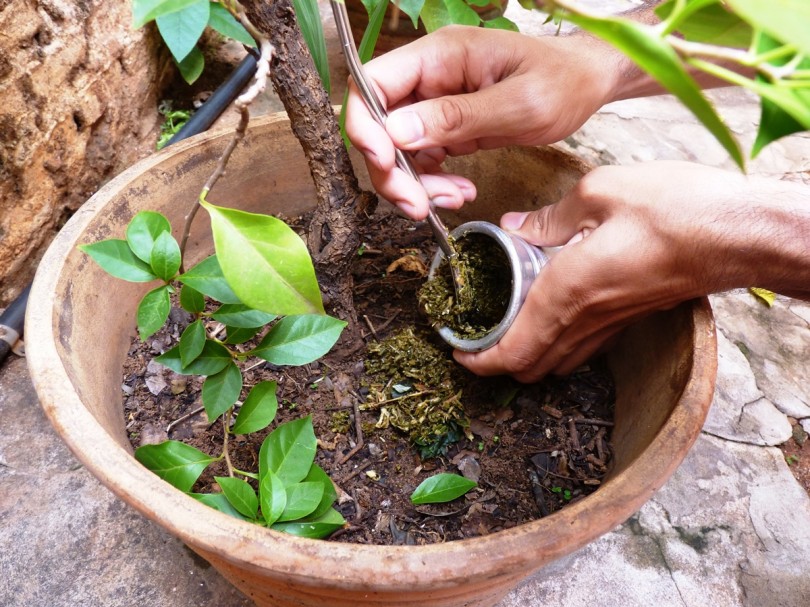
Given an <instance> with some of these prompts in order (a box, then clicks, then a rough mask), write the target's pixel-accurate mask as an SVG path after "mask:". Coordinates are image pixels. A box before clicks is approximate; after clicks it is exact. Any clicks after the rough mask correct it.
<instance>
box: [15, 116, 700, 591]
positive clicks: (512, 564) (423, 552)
mask: <svg viewBox="0 0 810 607" xmlns="http://www.w3.org/2000/svg"><path fill="white" fill-rule="evenodd" d="M228 140H229V133H208V134H204V135H202V136H198V137H195V138H191V139H189V140H187V141H184V142H181V143H178V144H176V145H174V146H171V147H169V148H167V149H166V150H164V151H163V152H160V153H158V154H156V155H155V156H153V157H151V158H149V159H146V160H144V161H142V162H141V163H139V164H138V165H136V166H135V167H132V168H131V169H129V170H128V171H125V172H124V173H123V174H121V175H120V176H118V177H117V178H116V179H115V180H113V181H112V182H110V183H109V184H108V185H107V186H105V187H104V188H103V189H102V190H101V191H99V193H98V194H97V195H96V196H94V197H93V199H91V201H89V202H88V203H87V204H86V205H85V206H84V207H82V208H81V209H80V210H79V211H78V213H77V214H76V215H75V216H74V217H73V218H72V219H71V221H70V222H69V223H68V225H67V226H66V228H65V229H64V230H63V231H62V232H61V233H60V235H59V236H58V238H57V240H56V241H55V242H54V244H53V245H52V247H51V249H50V250H49V251H48V253H47V255H46V257H45V259H44V260H43V263H42V264H41V265H40V272H39V273H38V275H37V279H36V281H35V284H34V292H33V293H32V297H31V301H32V302H33V304H32V305H29V315H28V319H27V322H28V325H27V326H26V333H27V335H28V336H29V339H28V340H27V344H30V345H29V347H28V350H29V354H28V357H29V364H30V366H31V369H32V376H33V378H34V383H35V386H36V388H37V391H38V393H39V395H40V399H41V401H42V404H43V406H44V408H45V409H46V412H47V413H48V415H49V416H50V418H51V420H52V422H53V423H54V425H55V426H56V428H57V430H58V431H59V432H60V433H61V434H62V436H63V438H64V439H65V440H66V442H67V443H68V444H69V446H70V447H71V449H72V450H73V451H74V452H75V453H76V454H77V455H78V457H79V458H80V459H81V460H82V461H83V462H84V463H85V464H86V465H87V466H88V468H89V469H90V470H91V472H93V473H94V474H95V475H96V476H98V477H99V478H100V479H101V480H102V481H103V482H104V483H105V484H107V485H108V486H109V487H110V488H111V489H112V490H113V491H115V492H116V493H118V494H119V495H120V496H122V497H123V498H124V499H126V500H127V501H128V502H129V503H131V504H132V505H133V506H134V507H136V508H138V509H139V510H140V511H142V512H144V513H146V514H147V515H149V516H152V517H154V518H156V519H159V521H160V523H161V524H162V525H164V526H165V527H166V528H167V529H169V530H170V531H171V532H172V533H174V534H175V535H178V536H179V537H181V538H182V539H184V540H185V541H187V543H189V544H190V545H191V546H192V547H194V548H195V550H197V551H198V552H200V553H201V554H203V555H205V556H206V558H208V559H209V560H212V561H216V560H217V559H219V558H222V559H225V561H226V562H227V564H226V565H223V566H222V567H221V569H222V570H223V571H228V570H229V569H228V568H233V567H234V562H239V563H242V562H243V561H245V562H247V559H248V556H250V557H251V558H254V560H252V561H250V562H251V564H250V565H249V566H248V568H249V569H252V570H254V573H255V571H262V572H263V573H262V575H264V576H269V577H270V578H272V577H273V576H277V575H280V576H283V577H284V580H286V581H285V584H286V586H285V588H287V590H285V592H292V591H291V590H289V586H290V584H292V582H291V581H290V580H295V579H297V580H299V581H300V583H301V584H303V585H305V586H306V585H310V586H311V585H314V584H315V583H316V580H318V579H326V580H327V583H328V584H331V585H332V586H333V587H338V586H340V587H350V586H351V587H357V588H360V589H361V590H362V589H365V591H367V590H368V589H369V588H377V586H376V584H378V581H379V583H380V584H382V583H386V584H389V586H390V587H394V588H400V589H403V588H409V587H412V588H414V589H419V588H422V589H425V588H429V589H431V590H430V592H439V590H437V589H441V588H458V587H459V586H460V585H462V584H464V583H466V584H468V585H469V584H471V583H472V584H473V586H475V585H481V586H486V587H491V588H500V587H499V586H498V584H507V585H506V586H503V588H500V589H499V590H497V592H495V593H494V594H493V595H492V596H496V595H497V594H498V593H500V594H503V593H504V592H506V591H507V590H508V588H509V585H510V584H512V583H514V582H515V581H516V580H517V579H519V578H520V577H522V576H523V575H526V574H528V573H530V572H531V571H532V570H534V569H537V568H539V567H540V566H542V565H543V564H545V563H547V562H549V561H551V560H553V559H555V558H558V557H560V556H562V555H564V554H567V553H569V552H572V551H573V550H575V549H576V548H578V547H580V546H582V545H583V544H585V543H587V542H589V541H591V540H593V539H595V538H596V537H598V536H599V535H601V534H602V533H604V532H606V531H608V530H609V529H611V528H612V527H613V526H615V525H617V524H618V523H620V522H622V521H623V520H625V519H626V518H628V517H629V516H630V515H631V514H632V513H633V512H635V511H636V510H637V509H638V508H639V507H640V506H641V504H643V503H644V501H646V500H647V499H649V497H650V496H651V495H652V493H653V492H654V491H655V490H656V489H657V488H658V487H660V486H661V485H662V484H663V482H664V481H665V480H666V478H668V476H669V475H670V474H671V473H672V472H673V471H674V469H675V468H676V467H677V465H678V464H679V463H680V461H681V460H682V458H683V457H684V455H685V454H686V451H687V450H688V448H689V447H690V446H691V444H692V443H693V442H694V440H695V438H696V437H697V435H698V432H699V431H700V427H701V426H702V423H703V420H704V418H705V415H706V412H707V411H708V406H709V403H710V402H711V395H712V390H713V380H714V366H713V365H714V364H715V363H714V355H715V346H714V333H713V324H712V320H711V312H710V310H709V308H708V303H707V302H706V301H705V300H701V301H695V302H689V303H686V304H683V305H681V306H678V307H677V308H675V309H673V310H670V311H667V312H663V313H659V314H655V315H653V316H650V317H648V318H647V319H646V320H644V321H642V322H640V323H638V324H636V325H634V326H633V327H631V328H630V329H628V330H627V331H626V332H625V333H624V334H623V335H622V337H621V338H620V339H619V340H618V342H617V343H616V344H615V346H614V347H613V348H612V350H611V351H610V354H609V364H610V367H611V369H612V371H613V373H614V376H615V380H616V386H617V403H616V415H615V424H616V425H615V429H614V433H613V443H614V448H615V461H614V469H613V471H612V474H611V477H610V479H609V480H607V481H606V482H605V483H604V484H603V486H602V487H601V488H600V489H599V491H597V492H596V493H594V494H593V495H591V496H589V497H587V498H586V499H584V500H582V501H580V502H578V503H577V504H572V505H571V506H569V507H568V508H566V509H564V510H563V511H561V512H559V513H555V514H554V515H552V516H550V517H547V518H546V519H541V520H540V521H536V522H534V523H531V524H528V525H524V526H522V527H521V528H519V529H514V530H509V531H507V532H500V533H497V534H494V535H493V536H488V537H486V538H476V539H474V540H465V541H463V542H453V543H451V544H457V545H456V546H452V545H444V546H435V547H420V548H412V549H408V550H407V552H408V554H412V555H415V557H414V559H411V560H408V559H405V558H401V556H402V555H403V551H402V549H401V548H400V549H397V548H395V547H388V548H385V547H382V548H381V547H364V548H360V549H358V548H356V547H355V548H353V549H349V548H347V547H345V546H338V545H336V543H328V542H312V541H310V540H300V539H297V538H290V537H280V534H277V533H274V532H268V531H266V530H262V529H258V528H253V527H251V526H249V525H247V524H245V523H241V522H239V521H236V520H234V519H229V517H227V516H225V515H222V514H219V513H216V512H214V511H208V509H207V508H206V507H204V506H201V505H199V504H197V503H196V502H194V500H191V499H190V498H187V497H186V496H184V495H182V494H181V493H180V492H179V491H176V490H175V489H173V488H171V487H169V486H168V485H166V484H165V483H162V481H159V480H158V479H157V478H156V477H154V476H153V475H151V473H149V472H148V471H146V470H145V469H144V468H142V467H141V466H140V465H139V464H138V463H137V462H136V461H135V460H134V458H133V457H131V455H130V454H131V448H130V445H129V442H128V440H127V436H126V429H125V420H124V418H123V408H122V393H121V368H122V364H123V361H124V358H125V356H126V353H127V350H128V348H129V343H130V339H131V337H132V336H133V335H134V333H135V320H134V319H135V310H136V306H137V302H138V301H139V298H140V296H142V294H143V293H145V292H146V291H147V290H148V289H149V288H152V287H151V286H149V285H135V284H131V283H126V282H123V281H121V280H117V279H114V278H112V277H110V276H108V275H107V274H105V273H104V272H103V271H102V270H101V269H100V268H99V267H98V266H97V265H96V264H95V263H93V262H92V261H91V260H90V259H89V258H88V257H87V256H86V255H85V254H83V253H82V252H80V251H79V250H78V249H77V248H76V246H77V245H79V244H83V243H90V242H95V241H97V240H100V239H104V238H121V237H122V235H123V234H124V229H125V226H126V224H127V223H128V222H129V220H130V218H131V217H132V216H133V215H134V214H135V213H136V212H138V211H139V210H156V211H160V212H162V213H164V214H165V215H167V216H168V218H169V220H170V221H171V223H172V225H173V226H174V229H175V235H176V236H179V231H180V230H181V229H182V224H183V217H184V215H185V213H186V212H187V210H188V209H189V207H190V205H192V203H193V202H194V201H195V200H196V198H197V196H198V194H199V189H200V187H201V184H202V183H204V181H205V180H206V178H207V177H208V175H209V174H210V172H211V169H212V167H213V165H214V163H215V161H216V159H217V158H218V155H219V153H220V150H221V149H223V147H224V146H225V145H226V144H227V142H228ZM361 164H362V163H356V166H358V167H359V166H360V165H361ZM452 165H453V167H452V169H453V170H455V171H458V172H460V173H462V174H467V175H469V176H470V177H471V178H473V179H474V180H475V182H476V184H477V185H478V187H479V199H478V200H477V201H476V202H475V203H473V204H470V205H467V207H465V208H464V209H463V211H462V212H460V213H457V214H453V215H447V221H448V223H450V224H457V223H461V222H464V221H469V220H472V219H486V220H490V221H494V222H497V221H498V218H499V217H500V215H501V214H502V213H503V212H504V211H506V210H516V209H523V210H529V209H532V208H537V207H538V206H541V205H545V204H549V203H552V202H554V201H556V200H558V199H559V198H560V197H561V196H562V195H563V194H564V193H565V192H566V191H568V190H569V189H570V188H571V187H572V186H573V185H574V183H576V181H577V180H578V178H579V177H580V176H581V175H582V174H583V173H584V172H585V171H586V170H587V167H586V166H585V165H584V164H583V163H582V162H581V161H579V160H578V159H576V158H574V157H571V156H569V155H567V154H565V153H563V152H561V151H559V150H557V149H554V148H531V149H528V148H510V149H503V150H493V151H488V152H481V153H478V154H475V155H474V156H472V157H468V158H463V159H453V160H452ZM358 173H359V174H360V175H361V180H362V179H364V177H362V176H364V171H361V170H358ZM208 200H209V201H211V202H212V203H214V204H218V205H223V206H233V207H238V208H241V209H243V210H247V211H252V212H256V213H273V212H281V213H283V214H285V215H288V216H289V215H294V214H297V213H300V212H304V211H306V210H308V209H309V208H311V207H312V205H313V204H314V190H313V187H312V185H311V181H310V178H309V174H308V170H307V166H306V162H305V160H304V157H303V154H302V152H301V150H300V148H299V146H298V145H297V142H296V141H295V140H294V139H293V137H292V135H291V133H290V131H289V128H288V122H287V121H286V118H285V117H283V116H273V117H268V118H264V119H259V120H256V121H254V123H253V125H252V126H251V128H250V129H249V132H248V136H247V137H246V139H245V141H244V143H243V144H240V146H239V147H238V148H237V150H236V151H235V153H234V154H233V156H232V158H231V162H230V165H229V166H228V170H227V173H226V175H225V176H224V177H223V179H222V180H221V181H220V183H219V184H218V185H217V186H216V187H215V188H214V190H213V191H212V192H211V193H210V194H209V196H208ZM189 242H190V246H189V248H188V257H187V260H188V265H191V264H193V263H194V262H196V261H198V260H199V259H202V258H203V257H204V256H207V255H209V254H210V253H211V252H212V249H213V247H212V243H211V237H210V226H209V222H208V219H207V216H206V214H205V213H199V214H198V217H197V219H196V221H195V225H194V228H193V230H192V234H191V238H190V240H189ZM116 446H117V448H116ZM158 497H159V498H160V500H162V501H160V502H158V499H157V498H158ZM281 547H283V550H282V549H281ZM231 548H234V554H230V553H229V554H225V553H226V552H228V551H229V550H230V549H231ZM273 553H282V554H281V555H280V556H277V555H274V554H273ZM322 553H323V554H326V553H328V554H330V555H331V556H330V558H331V559H333V560H335V561H336V563H335V564H333V565H329V566H325V565H324V564H323V562H322V561H318V560H317V559H316V555H319V554H322ZM448 554H450V555H453V556H448ZM481 554H487V555H489V556H488V558H486V559H481V558H477V557H476V558H474V559H473V560H472V561H471V562H470V563H468V565H467V569H466V572H465V573H464V576H465V577H464V579H462V578H461V577H459V575H460V574H458V573H457V572H455V571H453V570H451V568H450V567H451V564H452V561H454V560H455V559H457V558H469V555H473V556H475V555H481ZM380 555H383V556H382V557H381V556H380ZM281 556H283V557H284V560H283V561H282V560H281ZM215 564H216V563H215ZM361 564H363V565H368V566H369V567H372V569H374V568H376V569H374V570H375V571H377V572H378V573H376V574H374V575H371V576H369V574H367V573H366V574H364V573H360V569H356V568H355V567H357V568H359V567H360V565H361ZM240 575H241V574H240ZM470 576H478V577H477V580H478V581H476V582H470V581H469V579H470ZM229 577H231V578H232V579H234V575H229ZM384 578H385V579H384ZM465 579H466V580H467V581H466V582H465V581H464V580H465ZM498 580H500V581H498ZM246 591H247V592H251V591H250V590H249V589H248V590H246ZM448 592H449V590H448ZM493 592H494V591H493ZM436 601H437V602H435V603H434V604H436V605H439V604H445V603H441V602H439V601H438V599H436ZM295 604H298V603H295ZM301 604H310V603H303V602H302V603H301ZM313 604H315V603H313ZM335 604H336V605H337V604H338V603H335ZM340 604H342V603H340ZM383 604H384V603H383ZM428 604H431V603H428ZM447 604H451V603H447ZM470 604H473V603H470ZM476 604H477V603H476Z"/></svg>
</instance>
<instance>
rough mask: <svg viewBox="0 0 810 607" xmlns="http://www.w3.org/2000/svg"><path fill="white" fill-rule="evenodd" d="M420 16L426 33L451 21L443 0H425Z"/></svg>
mask: <svg viewBox="0 0 810 607" xmlns="http://www.w3.org/2000/svg"><path fill="white" fill-rule="evenodd" d="M420 16H421V17H422V23H424V24H425V29H426V30H427V31H428V33H430V32H434V31H436V30H437V29H439V28H440V27H444V26H445V25H450V24H452V23H453V20H452V18H451V17H450V11H449V10H448V9H447V5H446V4H445V3H444V0H425V5H424V7H423V8H422V12H421V13H420Z"/></svg>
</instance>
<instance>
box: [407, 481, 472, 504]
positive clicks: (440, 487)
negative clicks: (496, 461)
mask: <svg viewBox="0 0 810 607" xmlns="http://www.w3.org/2000/svg"><path fill="white" fill-rule="evenodd" d="M475 486H476V483H475V481H471V480H470V479H468V478H464V477H463V476H459V475H458V474H447V473H442V474H435V475H434V476H430V477H428V478H426V479H425V480H423V481H422V482H421V483H420V484H419V486H418V487H417V488H416V490H415V491H414V492H413V493H412V494H411V503H413V504H437V503H440V502H450V501H452V500H454V499H456V498H457V497H461V496H462V495H464V494H465V493H467V491H469V490H470V489H472V488H473V487H475Z"/></svg>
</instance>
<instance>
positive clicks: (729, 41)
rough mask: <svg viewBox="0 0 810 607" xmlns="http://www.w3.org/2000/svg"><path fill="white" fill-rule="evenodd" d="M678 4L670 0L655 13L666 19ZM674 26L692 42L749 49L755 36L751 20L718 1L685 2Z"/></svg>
mask: <svg viewBox="0 0 810 607" xmlns="http://www.w3.org/2000/svg"><path fill="white" fill-rule="evenodd" d="M674 5H675V2H674V0H669V2H665V3H664V4H661V5H659V6H658V8H656V9H655V13H656V14H657V15H658V16H659V17H661V19H666V18H667V17H669V15H670V14H671V13H672V8H673V7H674ZM674 26H675V27H674V29H675V31H677V32H679V33H680V34H681V35H683V37H684V38H685V39H686V40H689V41H691V42H706V43H709V44H714V45H718V46H728V47H733V48H748V46H749V45H750V44H751V37H752V35H753V30H752V29H751V26H750V25H748V23H746V22H745V21H743V20H742V19H740V17H738V16H737V15H735V14H733V13H731V12H729V11H728V10H726V9H725V8H724V7H723V6H722V5H720V4H719V3H718V2H717V0H700V1H699V2H690V3H689V4H687V5H685V10H683V11H682V12H681V16H680V17H679V19H678V21H677V22H676V23H675V24H674Z"/></svg>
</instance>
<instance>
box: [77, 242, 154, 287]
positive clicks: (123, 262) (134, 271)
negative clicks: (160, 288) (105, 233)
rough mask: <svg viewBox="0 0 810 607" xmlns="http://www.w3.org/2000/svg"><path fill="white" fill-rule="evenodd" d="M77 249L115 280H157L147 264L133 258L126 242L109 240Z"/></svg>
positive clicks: (84, 245) (80, 246)
mask: <svg viewBox="0 0 810 607" xmlns="http://www.w3.org/2000/svg"><path fill="white" fill-rule="evenodd" d="M79 249H80V250H81V251H83V252H85V253H87V254H88V255H89V256H90V257H91V259H92V260H93V261H95V262H96V263H97V264H98V265H100V266H101V268H102V269H103V270H104V271H105V272H107V274H110V275H111V276H115V278H120V279H122V280H128V281H129V282H149V281H151V280H155V279H156V278H157V276H155V274H154V273H153V272H152V268H150V267H149V264H147V263H145V262H143V261H141V260H140V259H138V258H137V257H135V254H134V253H133V252H132V249H130V248H129V244H127V241H126V240H121V239H119V238H110V239H109V240H101V241H99V242H94V243H93V244H83V245H79Z"/></svg>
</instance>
